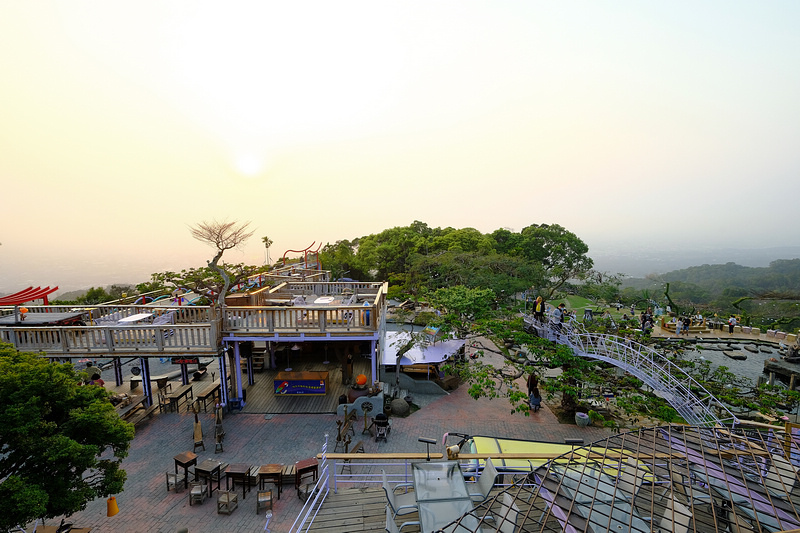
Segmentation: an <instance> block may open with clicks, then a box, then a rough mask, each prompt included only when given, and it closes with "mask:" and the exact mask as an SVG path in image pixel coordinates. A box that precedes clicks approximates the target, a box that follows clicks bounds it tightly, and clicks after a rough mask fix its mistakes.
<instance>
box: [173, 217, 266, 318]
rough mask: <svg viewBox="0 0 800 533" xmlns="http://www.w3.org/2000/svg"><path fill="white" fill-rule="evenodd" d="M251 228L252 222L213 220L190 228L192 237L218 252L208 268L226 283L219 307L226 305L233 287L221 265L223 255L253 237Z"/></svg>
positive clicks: (219, 296) (221, 293)
mask: <svg viewBox="0 0 800 533" xmlns="http://www.w3.org/2000/svg"><path fill="white" fill-rule="evenodd" d="M249 227H250V222H241V223H240V222H228V221H222V222H218V221H216V220H212V221H211V222H206V221H203V222H200V223H198V224H197V225H196V226H191V227H190V228H189V231H191V233H192V237H194V238H195V239H197V240H198V241H201V242H204V243H206V244H208V245H209V246H212V247H214V248H215V249H216V250H217V253H216V255H214V258H213V259H212V260H211V261H209V262H208V266H209V268H213V269H214V270H216V271H217V272H218V273H219V275H220V276H222V279H223V280H224V281H225V285H224V286H223V288H222V290H221V291H220V292H219V295H218V298H217V305H219V307H223V306H224V305H225V296H226V294H227V293H228V289H229V288H230V286H231V280H230V276H229V275H228V273H227V272H226V271H225V269H224V268H222V267H221V266H220V265H219V261H220V259H222V254H224V253H225V251H226V250H231V249H233V248H238V247H239V246H240V245H241V244H243V243H244V241H246V240H247V239H249V238H250V237H252V236H253V233H255V232H254V231H249Z"/></svg>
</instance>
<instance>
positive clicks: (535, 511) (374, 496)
mask: <svg viewBox="0 0 800 533" xmlns="http://www.w3.org/2000/svg"><path fill="white" fill-rule="evenodd" d="M513 490H514V489H512V491H513ZM500 492H501V488H500V487H495V488H494V489H492V492H491V493H490V495H489V497H490V499H491V498H493V497H495V496H496V495H497V494H499V493H500ZM537 500H538V499H534V501H537ZM515 504H516V505H517V507H518V508H519V510H520V522H523V521H524V520H532V519H533V518H537V519H538V517H540V516H541V515H542V513H544V512H545V509H544V507H543V506H542V504H541V501H537V502H536V503H535V504H534V505H533V506H532V505H530V504H529V503H527V502H525V501H524V498H523V499H519V498H518V499H517V500H516V501H515ZM499 510H500V509H499V506H498V505H497V504H496V503H493V504H492V512H497V511H499ZM483 512H485V511H483ZM479 514H483V513H481V512H480V511H479ZM522 517H525V518H522ZM418 520H419V516H418V514H417V513H409V514H405V515H402V516H398V517H397V519H396V520H395V523H396V524H397V527H400V526H401V525H402V524H403V523H405V522H415V521H418ZM525 523H526V525H527V522H525ZM531 525H533V524H531ZM385 526H386V496H385V495H384V493H383V489H382V488H377V487H371V488H349V489H339V491H338V493H334V492H333V491H331V492H329V493H328V497H327V498H325V502H324V503H323V504H322V508H321V509H320V511H319V514H317V517H316V518H315V519H314V523H313V524H311V527H310V528H309V529H308V531H310V532H316V533H359V532H367V531H369V532H375V531H385V529H384V527H385ZM485 529H486V530H487V531H495V528H494V527H492V525H491V524H490V525H489V526H485ZM560 530H561V528H560V524H559V523H558V522H557V521H556V520H555V518H554V517H552V516H549V515H547V516H546V518H545V520H544V523H542V524H539V523H537V524H535V525H534V528H533V529H529V530H528V531H560ZM419 531H420V527H419V525H417V524H414V525H408V526H406V527H404V528H403V533H417V532H419Z"/></svg>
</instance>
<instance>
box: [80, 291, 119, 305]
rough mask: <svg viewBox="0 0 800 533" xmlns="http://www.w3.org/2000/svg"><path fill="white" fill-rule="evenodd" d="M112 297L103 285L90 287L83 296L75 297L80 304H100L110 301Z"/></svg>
mask: <svg viewBox="0 0 800 533" xmlns="http://www.w3.org/2000/svg"><path fill="white" fill-rule="evenodd" d="M113 299H114V297H113V296H111V295H109V294H108V293H107V292H106V290H105V289H104V288H103V287H96V288H95V287H92V288H90V289H89V290H88V291H86V294H84V295H83V296H78V297H77V298H76V300H77V302H78V303H80V304H101V303H103V302H110V301H111V300H113Z"/></svg>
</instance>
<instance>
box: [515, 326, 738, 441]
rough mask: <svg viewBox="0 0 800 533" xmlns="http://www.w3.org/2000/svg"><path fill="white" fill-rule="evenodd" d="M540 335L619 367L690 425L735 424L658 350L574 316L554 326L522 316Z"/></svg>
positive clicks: (730, 415)
mask: <svg viewBox="0 0 800 533" xmlns="http://www.w3.org/2000/svg"><path fill="white" fill-rule="evenodd" d="M525 323H526V324H527V325H528V326H530V327H533V328H535V329H536V330H537V332H538V333H539V335H540V336H541V337H544V338H547V339H549V340H552V341H554V342H557V343H559V344H564V345H567V346H569V347H570V348H572V350H573V351H574V352H575V354H576V355H579V356H582V357H590V358H593V359H599V360H602V361H605V362H608V363H611V364H613V365H615V366H618V367H620V368H623V369H624V370H626V371H627V372H629V373H631V374H632V375H634V376H636V377H637V378H639V379H641V380H642V381H644V382H645V383H646V384H647V385H648V386H649V387H651V388H652V389H653V390H655V391H656V392H657V393H658V394H659V395H660V396H662V397H663V398H664V399H665V400H667V402H669V404H670V405H671V406H672V407H673V408H674V409H675V410H676V411H677V412H678V414H680V415H681V417H683V419H684V420H686V421H687V422H688V423H689V424H691V425H698V426H709V425H717V424H736V423H738V419H737V418H736V416H735V415H734V414H733V413H731V412H730V410H729V409H728V407H727V406H726V405H725V404H724V403H722V402H721V401H719V400H718V399H717V398H716V397H715V396H714V395H713V394H711V393H710V392H709V391H708V390H707V389H706V388H705V387H703V385H701V384H700V383H698V382H697V381H696V380H695V379H693V378H692V377H691V376H689V375H688V374H687V373H686V372H684V371H683V369H681V368H680V367H679V366H677V365H676V364H675V363H673V362H672V361H670V360H669V359H667V358H666V357H664V356H663V355H662V354H661V353H659V352H658V351H656V350H654V349H652V348H650V347H648V346H644V345H643V344H640V343H638V342H635V341H633V340H630V339H626V338H623V337H618V336H616V335H608V334H596V333H589V332H586V331H585V329H584V328H583V326H582V325H581V324H580V323H579V322H577V321H575V320H574V319H573V320H572V321H570V322H569V323H567V324H562V325H561V329H560V330H556V329H555V328H553V327H552V326H551V325H550V324H549V323H545V324H543V323H540V322H538V321H535V320H534V319H533V317H526V318H525Z"/></svg>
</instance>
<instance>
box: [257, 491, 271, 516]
mask: <svg viewBox="0 0 800 533" xmlns="http://www.w3.org/2000/svg"><path fill="white" fill-rule="evenodd" d="M266 510H270V511H271V510H272V489H270V490H260V491H258V492H257V493H256V514H259V513H261V512H262V511H266Z"/></svg>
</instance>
